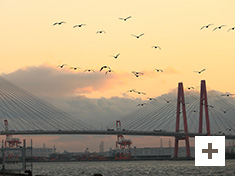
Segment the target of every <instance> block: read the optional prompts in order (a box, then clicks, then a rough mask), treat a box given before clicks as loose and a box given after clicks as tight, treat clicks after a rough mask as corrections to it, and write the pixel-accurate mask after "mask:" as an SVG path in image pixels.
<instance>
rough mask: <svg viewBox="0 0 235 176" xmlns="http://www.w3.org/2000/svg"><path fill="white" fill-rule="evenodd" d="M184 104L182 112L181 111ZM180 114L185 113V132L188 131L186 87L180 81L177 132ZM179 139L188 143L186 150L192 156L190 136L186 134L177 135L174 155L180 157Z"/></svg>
mask: <svg viewBox="0 0 235 176" xmlns="http://www.w3.org/2000/svg"><path fill="white" fill-rule="evenodd" d="M181 105H182V113H181V111H180V109H181ZM180 114H183V122H184V133H188V123H187V116H186V108H185V99H184V88H183V83H182V82H180V83H179V84H178V97H177V110H176V126H175V132H176V133H178V132H179V127H180ZM179 140H185V144H186V152H187V157H190V156H191V155H190V146H189V136H188V135H185V136H184V137H180V138H179V137H175V151H174V157H175V158H177V157H178V147H179Z"/></svg>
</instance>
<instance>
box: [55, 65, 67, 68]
mask: <svg viewBox="0 0 235 176" xmlns="http://www.w3.org/2000/svg"><path fill="white" fill-rule="evenodd" d="M66 65H67V64H62V65H58V66H57V67H60V68H64V67H65V66H66Z"/></svg>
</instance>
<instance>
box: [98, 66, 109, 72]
mask: <svg viewBox="0 0 235 176" xmlns="http://www.w3.org/2000/svg"><path fill="white" fill-rule="evenodd" d="M104 68H108V69H109V70H111V68H110V67H109V66H107V65H104V66H102V67H101V68H100V71H102V70H103V69H104Z"/></svg>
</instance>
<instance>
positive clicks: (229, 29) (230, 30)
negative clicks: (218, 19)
mask: <svg viewBox="0 0 235 176" xmlns="http://www.w3.org/2000/svg"><path fill="white" fill-rule="evenodd" d="M234 29H235V27H232V28H230V29H229V30H228V31H227V32H229V31H231V30H233V31H234Z"/></svg>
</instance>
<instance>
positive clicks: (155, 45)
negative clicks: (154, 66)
mask: <svg viewBox="0 0 235 176" xmlns="http://www.w3.org/2000/svg"><path fill="white" fill-rule="evenodd" d="M152 48H155V49H157V48H158V49H160V50H161V48H160V46H156V45H155V46H152Z"/></svg>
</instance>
